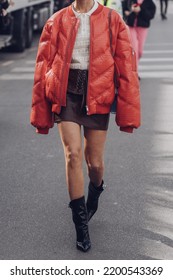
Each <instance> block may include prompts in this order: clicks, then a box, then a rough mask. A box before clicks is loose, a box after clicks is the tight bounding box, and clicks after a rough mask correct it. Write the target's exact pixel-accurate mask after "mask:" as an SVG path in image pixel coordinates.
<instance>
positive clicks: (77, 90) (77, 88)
mask: <svg viewBox="0 0 173 280" xmlns="http://www.w3.org/2000/svg"><path fill="white" fill-rule="evenodd" d="M87 84H88V71H87V70H78V69H77V70H76V69H75V70H72V69H71V70H70V72H69V78H68V88H67V100H66V107H62V108H61V112H60V114H55V119H54V121H55V123H60V122H62V121H68V122H75V123H77V124H79V125H81V126H84V127H87V128H90V129H96V130H107V129H108V125H109V116H110V114H109V113H108V114H93V115H87V111H86V97H87Z"/></svg>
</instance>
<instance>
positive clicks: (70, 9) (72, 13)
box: [67, 3, 104, 17]
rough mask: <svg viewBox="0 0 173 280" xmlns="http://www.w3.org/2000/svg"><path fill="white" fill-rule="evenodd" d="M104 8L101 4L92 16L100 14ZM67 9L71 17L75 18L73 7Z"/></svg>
mask: <svg viewBox="0 0 173 280" xmlns="http://www.w3.org/2000/svg"><path fill="white" fill-rule="evenodd" d="M98 4H99V3H98ZM103 7H104V6H103V5H101V4H99V6H98V8H97V9H96V10H95V11H94V12H93V13H92V15H97V14H99V13H100V12H101V11H102V10H103ZM67 9H68V12H69V14H70V16H71V17H75V14H74V12H73V9H72V5H70V6H68V8H67Z"/></svg>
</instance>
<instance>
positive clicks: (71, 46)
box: [60, 19, 79, 106]
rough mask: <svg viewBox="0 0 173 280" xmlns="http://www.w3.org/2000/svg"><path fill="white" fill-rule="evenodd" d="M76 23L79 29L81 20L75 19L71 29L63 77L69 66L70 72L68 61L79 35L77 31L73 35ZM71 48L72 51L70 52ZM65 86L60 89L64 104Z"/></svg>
mask: <svg viewBox="0 0 173 280" xmlns="http://www.w3.org/2000/svg"><path fill="white" fill-rule="evenodd" d="M75 25H77V29H78V27H79V20H78V19H75V22H74V24H73V25H72V27H71V30H70V37H69V44H68V45H67V48H66V55H65V60H64V66H63V70H62V75H61V79H62V78H63V77H64V72H65V68H66V67H68V69H67V71H68V72H69V68H70V63H69V62H68V60H69V57H72V52H73V48H74V44H75V39H76V35H77V31H76V33H75V36H74V35H73V29H74V28H75ZM73 36H74V38H73ZM72 38H73V40H72ZM71 42H72V43H71ZM70 43H71V44H70ZM69 50H70V53H69ZM67 65H68V66H67ZM62 84H63V83H62ZM64 87H65V85H64V84H63V87H62V89H61V91H60V102H61V104H62V93H63V90H64ZM61 104H60V106H61ZM65 105H66V104H65Z"/></svg>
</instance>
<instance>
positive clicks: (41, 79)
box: [30, 21, 53, 134]
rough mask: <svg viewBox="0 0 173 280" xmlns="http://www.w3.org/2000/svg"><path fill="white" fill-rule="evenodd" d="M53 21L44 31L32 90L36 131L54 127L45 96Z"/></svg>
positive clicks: (41, 131)
mask: <svg viewBox="0 0 173 280" xmlns="http://www.w3.org/2000/svg"><path fill="white" fill-rule="evenodd" d="M51 26H52V25H51V22H50V21H48V22H47V23H46V25H45V27H44V29H43V31H42V34H41V37H40V42H39V46H38V53H37V58H36V66H35V75H34V85H33V92H32V109H31V115H30V121H31V124H32V125H33V126H34V127H36V132H37V133H41V134H48V132H49V128H51V127H53V114H52V111H51V104H50V103H49V101H48V100H47V99H46V97H45V74H46V72H47V68H48V65H49V62H50V47H51V46H50V45H51Z"/></svg>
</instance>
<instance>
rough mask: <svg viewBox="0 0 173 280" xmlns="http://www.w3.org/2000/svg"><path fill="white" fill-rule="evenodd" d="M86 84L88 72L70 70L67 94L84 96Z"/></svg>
mask: <svg viewBox="0 0 173 280" xmlns="http://www.w3.org/2000/svg"><path fill="white" fill-rule="evenodd" d="M87 84H88V70H80V69H70V71H69V77H68V87H67V90H68V92H71V93H74V94H79V95H86V93H87Z"/></svg>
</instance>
